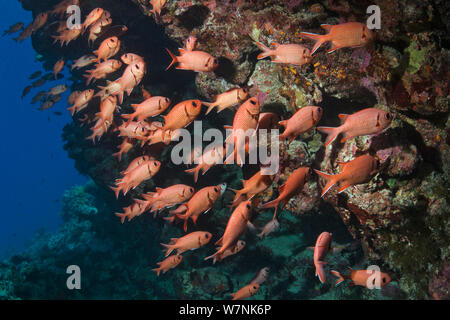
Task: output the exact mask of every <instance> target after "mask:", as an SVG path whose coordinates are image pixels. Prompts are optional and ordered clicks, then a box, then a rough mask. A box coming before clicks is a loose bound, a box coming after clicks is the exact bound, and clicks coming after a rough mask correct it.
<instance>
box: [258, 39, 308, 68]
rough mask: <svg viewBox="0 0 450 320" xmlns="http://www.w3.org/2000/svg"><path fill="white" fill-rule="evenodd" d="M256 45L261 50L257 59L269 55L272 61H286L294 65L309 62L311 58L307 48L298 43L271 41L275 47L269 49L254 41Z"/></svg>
mask: <svg viewBox="0 0 450 320" xmlns="http://www.w3.org/2000/svg"><path fill="white" fill-rule="evenodd" d="M256 45H257V46H258V48H259V49H260V50H262V51H263V52H262V53H260V54H259V55H258V59H264V58H265V57H270V58H271V60H272V62H276V63H288V64H293V65H296V66H302V65H304V64H307V63H310V62H311V60H312V57H311V53H310V52H309V49H308V48H306V47H304V46H302V45H300V44H278V43H272V45H273V46H275V49H270V48H268V47H266V46H265V45H263V44H262V43H261V42H256Z"/></svg>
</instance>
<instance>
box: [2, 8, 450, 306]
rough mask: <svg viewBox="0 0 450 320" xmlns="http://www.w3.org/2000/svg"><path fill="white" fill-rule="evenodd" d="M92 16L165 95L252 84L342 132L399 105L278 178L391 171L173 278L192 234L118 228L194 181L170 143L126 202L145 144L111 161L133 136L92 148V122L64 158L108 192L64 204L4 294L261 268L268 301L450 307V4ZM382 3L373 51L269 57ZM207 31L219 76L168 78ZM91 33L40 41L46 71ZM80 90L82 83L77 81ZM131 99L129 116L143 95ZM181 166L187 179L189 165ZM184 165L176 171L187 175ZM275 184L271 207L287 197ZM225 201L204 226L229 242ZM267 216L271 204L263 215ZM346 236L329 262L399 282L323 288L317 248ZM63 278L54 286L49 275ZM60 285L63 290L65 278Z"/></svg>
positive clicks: (316, 186) (361, 17) (243, 273)
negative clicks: (176, 246) (149, 203)
mask: <svg viewBox="0 0 450 320" xmlns="http://www.w3.org/2000/svg"><path fill="white" fill-rule="evenodd" d="M85 2H86V3H85V4H83V11H86V12H89V11H90V10H91V9H92V8H94V7H97V6H99V7H103V8H105V9H107V10H109V11H110V12H111V14H112V18H113V21H114V22H115V24H125V25H127V26H128V28H129V31H128V32H127V33H126V34H125V35H124V36H123V38H121V40H122V42H123V46H122V48H121V53H126V52H135V53H137V54H140V55H142V56H144V57H148V58H149V62H150V72H149V74H148V75H147V76H146V77H145V78H144V81H143V84H144V86H145V88H146V89H147V90H149V91H150V92H152V94H153V93H154V94H158V95H159V94H160V95H166V96H171V97H174V99H175V100H176V99H178V100H181V99H187V98H194V97H202V100H207V101H210V100H212V99H213V97H214V96H215V95H216V94H218V93H221V92H223V91H225V90H227V89H230V88H233V87H235V86H237V85H239V86H251V90H250V92H251V93H252V94H258V95H259V96H261V97H262V99H263V100H264V104H263V106H262V112H265V111H270V112H276V113H277V114H279V115H280V117H282V118H288V117H290V116H291V115H292V114H293V113H294V112H295V111H296V110H297V109H298V108H299V107H300V106H304V105H319V106H321V107H323V109H324V115H323V117H322V119H321V122H320V125H323V126H336V125H338V117H337V115H338V114H340V113H353V112H355V111H357V110H360V109H362V108H367V107H377V108H381V109H383V110H389V112H391V113H392V114H393V115H394V120H393V121H392V124H391V126H390V127H389V128H388V129H387V130H386V131H385V132H383V133H381V134H379V135H376V136H363V137H358V138H353V139H349V140H347V141H346V142H344V143H339V142H335V143H334V144H333V147H331V146H329V147H325V146H324V144H323V141H324V137H323V135H321V134H320V133H318V132H311V133H306V134H304V135H302V136H300V137H299V138H297V139H296V140H295V141H294V142H293V143H291V144H290V146H289V148H287V149H286V150H283V153H282V161H281V165H282V168H281V170H280V174H279V181H285V179H286V178H287V177H288V176H289V174H290V172H292V170H293V169H295V168H297V167H299V166H301V165H302V166H311V167H312V168H315V169H319V170H321V171H324V172H329V173H333V172H334V173H337V172H339V168H338V167H337V165H335V163H336V160H338V161H347V160H351V159H353V158H354V157H355V156H357V155H359V154H362V153H370V154H372V155H376V156H377V157H378V158H379V159H380V160H381V164H382V170H381V172H380V173H378V174H377V175H376V176H375V177H374V178H373V179H372V180H371V181H370V182H369V183H366V184H362V185H358V186H355V187H352V188H349V189H347V190H346V191H344V192H343V193H340V194H337V192H336V191H334V190H333V189H332V190H330V192H328V193H327V194H326V195H325V197H324V199H321V198H320V190H321V188H322V187H323V184H322V183H323V182H322V181H321V180H320V179H318V178H317V177H316V176H313V177H312V178H311V179H310V180H309V181H308V184H307V186H305V188H304V190H303V191H302V193H301V194H299V195H298V196H296V197H295V198H293V199H292V200H291V201H290V202H289V203H288V204H287V205H286V207H285V210H283V211H282V212H281V213H280V215H279V222H280V228H279V229H278V230H277V231H276V232H274V233H273V234H270V235H269V236H268V237H267V238H264V239H263V240H260V239H259V238H258V237H256V236H255V234H254V233H252V232H247V234H246V236H245V237H244V240H245V241H246V242H247V246H246V247H245V248H244V250H245V254H242V255H239V254H237V255H235V256H232V257H229V258H227V259H225V260H224V261H223V262H220V263H217V264H215V265H212V264H211V263H210V262H205V261H203V258H204V257H205V256H206V255H208V254H209V253H210V252H211V246H208V247H207V248H202V249H199V250H197V251H194V252H188V253H186V254H185V257H184V261H183V262H182V265H180V266H179V267H177V268H176V269H173V270H170V271H169V272H168V273H167V274H165V275H161V276H160V277H159V278H157V277H156V275H155V274H154V273H153V272H152V271H151V269H152V268H154V267H155V266H156V265H155V264H156V262H157V261H161V258H162V257H163V255H162V253H161V252H160V246H159V243H160V242H164V241H163V239H169V238H173V237H178V236H180V235H182V234H183V233H182V230H181V229H179V228H178V227H174V226H171V225H168V224H167V223H165V222H164V221H163V220H161V219H153V218H152V216H151V215H150V214H144V215H142V216H139V217H137V218H135V219H133V220H132V221H131V222H129V223H125V224H123V225H122V224H120V221H119V220H118V219H117V218H116V217H115V216H114V215H113V213H114V212H119V210H120V209H121V208H122V207H124V206H127V205H129V204H130V201H131V199H133V198H136V197H139V195H140V194H141V193H142V192H148V191H152V190H153V189H154V187H155V186H169V185H172V184H174V183H185V184H191V185H192V184H193V180H192V177H191V176H189V175H180V174H179V171H180V168H178V167H179V166H175V165H173V164H171V162H170V160H169V156H168V154H169V152H170V147H169V148H166V149H162V148H158V147H157V148H152V150H150V151H149V152H152V153H154V154H155V155H158V158H159V159H160V160H161V161H162V162H163V163H164V166H163V168H162V169H161V171H160V172H159V173H158V175H157V176H155V178H154V179H152V180H150V181H148V182H146V183H144V184H141V185H140V186H139V187H138V188H136V189H135V190H133V191H131V192H130V193H129V194H128V195H127V196H126V197H122V198H121V199H120V201H117V200H115V198H114V196H113V193H112V192H111V191H110V190H109V189H108V186H110V185H112V183H113V181H114V179H116V178H117V177H118V176H119V172H120V171H121V170H123V169H124V168H126V167H127V164H128V163H129V161H130V160H131V159H133V158H134V157H135V156H137V155H140V154H141V152H142V150H141V149H140V148H139V147H134V148H133V149H132V150H131V151H130V152H129V153H128V154H127V155H126V156H125V160H123V161H122V162H118V161H117V159H116V158H113V157H111V154H112V153H114V152H116V151H117V145H119V144H120V142H121V140H120V139H118V138H117V135H116V134H114V133H111V132H110V133H108V134H106V135H105V136H104V137H102V140H101V143H99V144H92V142H91V141H88V140H86V139H85V138H86V137H87V136H88V135H89V133H90V131H89V130H88V128H86V127H82V126H80V123H79V122H78V121H76V119H75V121H74V123H73V124H70V125H68V126H67V127H66V128H65V129H64V132H63V137H64V140H65V141H66V145H65V149H66V150H67V152H68V154H69V156H70V157H71V158H73V159H74V160H75V163H76V167H77V169H78V170H79V171H80V172H81V173H83V174H85V175H88V176H90V177H91V178H92V179H93V181H94V182H95V183H90V184H88V185H87V186H84V187H75V188H73V189H71V190H69V191H67V192H66V195H65V197H64V208H63V213H62V214H63V218H64V224H63V227H62V228H61V230H60V231H59V232H58V233H57V234H54V235H45V234H41V235H38V236H37V238H36V240H35V241H34V242H33V245H32V246H31V247H30V248H29V249H28V250H27V251H26V252H24V253H21V254H17V255H15V256H13V257H12V258H11V259H9V260H8V261H4V262H3V263H2V264H1V265H0V298H13V297H16V298H44V297H45V298H144V299H176V298H191V299H226V298H229V294H230V293H231V292H235V291H236V290H237V289H238V288H240V287H241V286H243V285H245V284H246V283H248V282H249V281H250V280H251V279H252V278H253V277H254V276H255V275H256V273H257V272H258V271H259V270H260V269H261V268H263V267H266V266H268V267H270V276H269V280H268V281H267V283H265V284H264V285H263V286H262V288H261V290H260V291H259V292H258V294H257V295H255V296H254V298H255V299H392V298H394V299H428V298H434V299H448V298H449V297H450V296H449V286H448V282H449V276H450V273H449V254H450V253H449V244H450V232H449V231H450V228H449V221H450V220H449V211H450V209H449V203H448V201H449V192H448V191H449V182H448V176H449V170H450V167H449V163H450V161H449V160H450V150H449V142H450V138H449V134H450V130H449V124H450V123H449V110H448V107H449V105H448V101H449V92H448V88H449V86H448V79H449V63H450V57H449V31H450V30H449V25H448V21H450V19H449V17H448V15H449V12H450V3H448V2H446V1H439V0H434V1H431V0H426V1H421V2H420V3H417V2H415V1H414V2H412V1H405V0H400V1H381V0H378V1H370V2H369V1H361V0H359V1H352V0H347V1H333V0H328V1H322V2H320V3H318V2H315V1H293V0H290V1H288V0H285V1H272V0H267V1H256V0H249V1H228V0H224V1H195V0H194V1H168V2H167V4H166V6H165V8H164V9H163V11H162V13H161V22H160V24H155V22H154V19H153V16H152V15H151V14H150V8H151V7H150V6H149V5H148V1H139V0H121V1H101V0H92V1H89V2H87V1H85ZM22 3H23V6H24V8H25V9H27V10H32V11H33V14H34V15H36V14H37V13H39V12H41V11H44V10H47V9H49V8H51V7H52V6H53V5H54V4H55V3H56V2H55V1H50V0H47V1H40V2H39V4H38V3H36V2H35V1H28V0H24V1H22ZM371 4H376V5H378V6H379V7H380V9H381V14H382V15H381V17H382V20H381V21H382V24H381V29H380V30H377V31H376V41H375V42H374V44H373V45H372V46H370V47H367V48H360V49H343V50H338V51H335V52H333V53H332V54H327V53H326V51H325V50H324V48H321V49H319V50H318V51H317V53H316V54H315V56H314V60H313V61H312V63H311V64H309V65H306V66H302V67H295V66H289V65H281V64H275V63H271V62H270V61H269V60H257V58H256V57H257V54H258V52H259V51H258V49H257V47H256V46H255V41H260V42H263V43H264V44H266V45H269V44H270V43H272V42H277V43H301V44H304V45H307V46H309V47H312V42H311V41H310V40H307V39H303V38H302V37H301V35H300V31H310V32H317V33H322V31H321V30H320V24H321V23H329V24H336V23H340V22H346V21H365V19H367V17H368V15H367V14H366V8H367V7H368V6H369V5H371ZM190 35H194V36H196V37H197V39H198V45H199V49H200V50H204V51H207V52H209V53H211V54H212V55H213V56H214V57H216V58H218V59H219V63H220V66H219V68H218V69H217V70H216V71H215V72H213V73H198V74H193V73H190V72H185V71H167V72H165V71H164V69H165V68H166V66H167V65H168V64H169V63H170V60H169V57H168V56H167V54H166V52H165V50H164V49H163V48H164V47H168V48H169V49H171V50H173V49H175V48H176V47H181V46H182V44H183V42H184V40H185V39H186V38H187V37H188V36H190ZM83 41H84V40H80V39H79V40H77V41H76V42H74V43H72V44H70V45H69V47H68V48H62V49H61V48H59V46H52V45H51V39H50V38H49V35H48V33H45V32H41V33H37V34H36V35H34V36H33V45H34V47H35V49H36V51H38V52H39V53H40V54H42V55H43V56H44V65H45V66H47V68H48V69H51V66H52V65H53V64H54V62H55V61H56V60H57V59H58V57H60V56H64V57H65V58H66V59H75V58H78V57H79V56H81V55H83V54H85V53H86V51H87V47H86V44H85V43H84V42H83ZM71 81H72V85H71V86H72V89H73V90H76V89H77V88H78V87H80V86H82V82H81V80H80V77H79V74H77V73H74V75H73V78H72V79H71ZM139 97H140V95H138V94H132V96H131V97H130V98H129V99H127V100H126V103H125V104H124V105H123V106H122V107H123V108H129V107H128V105H129V104H131V103H136V101H139V99H140V98H139ZM232 116H233V113H232V112H227V111H224V112H222V113H220V114H217V116H214V117H204V118H202V120H203V121H204V127H207V126H211V127H218V126H222V125H224V124H230V122H231V121H232ZM175 169H176V170H175ZM177 170H178V171H177ZM255 170H256V169H255V168H252V167H248V168H244V170H241V169H240V168H238V167H236V166H235V167H230V166H227V167H224V166H217V167H214V168H212V169H211V170H210V171H209V172H208V174H207V175H205V176H203V177H201V178H200V180H199V182H198V183H197V184H196V185H195V186H196V188H201V187H203V186H206V185H211V184H217V183H219V182H226V183H227V184H228V185H229V186H230V187H232V188H235V189H239V188H241V179H243V178H245V179H247V178H248V177H250V176H251V175H252V174H253V173H254V172H255ZM276 192H277V191H276V185H273V186H272V187H270V188H269V189H268V190H267V191H266V192H265V194H264V195H262V196H260V197H259V198H260V199H256V200H258V201H262V200H264V201H267V200H268V199H270V198H273V196H274V195H276ZM232 196H233V195H232V194H231V193H228V192H227V193H226V194H225V195H224V197H222V198H221V199H220V200H219V201H218V202H217V203H216V204H215V206H214V208H213V210H211V212H210V213H208V214H207V215H204V216H202V217H200V219H199V221H198V224H197V226H196V227H195V228H196V230H204V229H206V230H209V231H210V232H212V233H213V234H215V235H218V234H221V232H222V231H223V228H224V226H225V225H226V221H227V219H228V216H229V213H230V211H229V209H228V208H227V205H228V204H229V202H230V200H231V199H232ZM257 211H258V210H257ZM255 216H256V218H255V219H254V220H253V221H252V222H253V224H255V225H256V226H258V227H262V226H264V224H265V223H266V222H267V221H269V220H270V218H271V216H272V212H270V211H267V210H266V211H263V210H259V212H258V214H257V215H255ZM325 230H326V231H329V232H332V233H333V239H334V240H335V241H336V242H337V243H338V247H340V249H341V250H339V252H338V253H335V254H332V255H330V257H329V258H328V259H329V265H330V266H332V267H333V269H337V270H341V271H345V268H346V267H347V266H352V267H354V268H357V267H367V266H368V265H379V266H380V268H381V269H383V271H385V272H388V273H389V274H390V275H391V278H392V279H393V282H392V283H391V284H390V285H389V286H386V287H384V288H383V289H382V290H381V291H377V290H367V289H362V288H359V287H351V286H348V285H341V286H339V287H337V288H334V285H333V282H334V278H333V277H332V276H330V277H329V278H330V279H329V280H328V281H327V283H326V284H324V285H322V284H321V283H320V282H319V280H318V279H317V278H316V277H315V276H314V265H313V263H312V252H311V251H310V250H309V249H308V247H309V246H313V245H314V243H315V240H316V238H317V236H318V234H320V233H321V232H322V231H325ZM71 264H79V265H80V267H81V269H82V270H86V271H85V272H84V273H83V274H84V275H85V278H83V279H85V280H84V281H85V285H83V288H84V289H83V290H82V291H79V292H70V291H68V290H67V289H66V288H65V279H66V277H67V275H66V274H65V268H66V267H67V265H71ZM50 279H52V280H53V281H50ZM58 283H59V284H58Z"/></svg>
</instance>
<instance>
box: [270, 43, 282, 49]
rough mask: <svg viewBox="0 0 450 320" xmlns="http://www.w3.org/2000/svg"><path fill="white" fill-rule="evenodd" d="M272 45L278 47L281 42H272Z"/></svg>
mask: <svg viewBox="0 0 450 320" xmlns="http://www.w3.org/2000/svg"><path fill="white" fill-rule="evenodd" d="M271 45H272V46H274V47H275V49H276V48H277V47H278V46H279V45H280V44H279V43H277V42H272V43H271Z"/></svg>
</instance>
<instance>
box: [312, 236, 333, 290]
mask: <svg viewBox="0 0 450 320" xmlns="http://www.w3.org/2000/svg"><path fill="white" fill-rule="evenodd" d="M331 237H332V234H331V233H329V232H322V233H321V234H320V235H319V237H318V238H317V241H316V246H315V247H314V266H315V267H316V276H317V277H318V278H319V280H320V282H321V283H325V280H326V274H325V270H324V268H323V266H324V265H325V264H327V262H325V261H324V259H325V257H326V256H327V254H328V252H329V251H330V249H331Z"/></svg>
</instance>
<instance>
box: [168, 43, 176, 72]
mask: <svg viewBox="0 0 450 320" xmlns="http://www.w3.org/2000/svg"><path fill="white" fill-rule="evenodd" d="M166 50H167V53H169V55H170V57H171V58H172V62H171V63H170V64H169V66H168V67H167V68H166V71H167V70H169V68H170V67H171V66H172V65H173V64H175V63H176V62H178V59H177V57H176V56H175V55H174V54H173V53H172V52H170V50H169V49H167V48H166Z"/></svg>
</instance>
